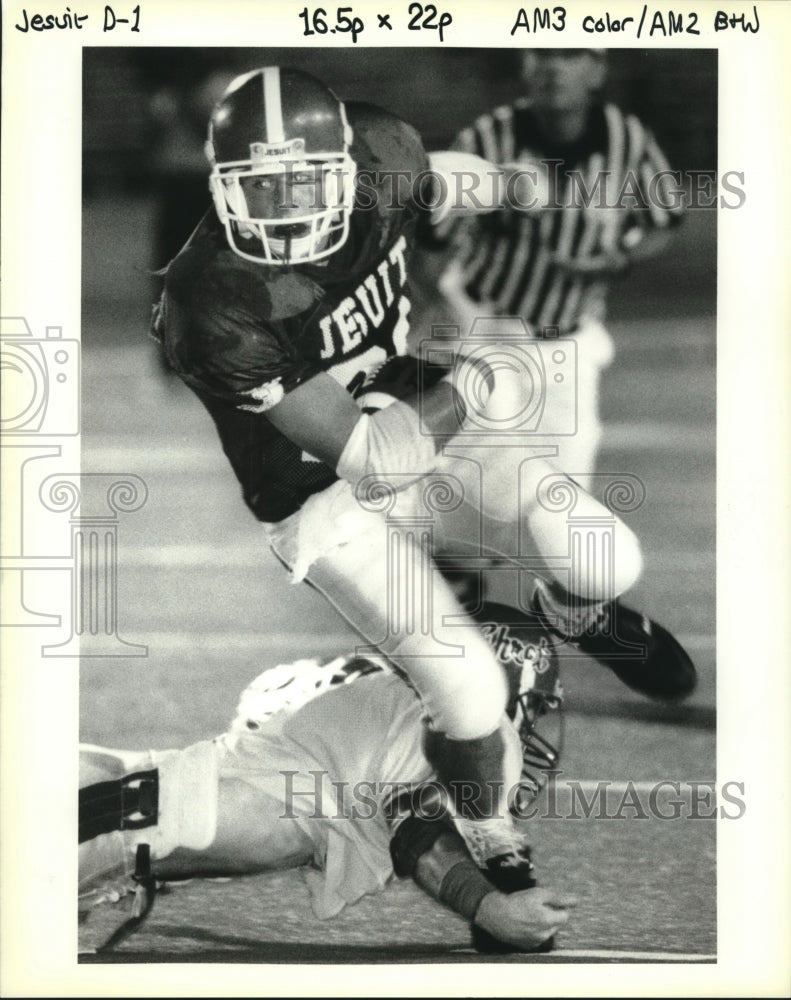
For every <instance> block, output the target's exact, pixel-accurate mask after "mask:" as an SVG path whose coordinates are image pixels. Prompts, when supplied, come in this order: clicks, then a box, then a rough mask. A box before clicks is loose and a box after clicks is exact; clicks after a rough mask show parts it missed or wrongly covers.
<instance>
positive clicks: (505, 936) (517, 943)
mask: <svg viewBox="0 0 791 1000" xmlns="http://www.w3.org/2000/svg"><path fill="white" fill-rule="evenodd" d="M576 905H577V900H576V898H575V897H574V896H570V895H568V894H567V893H560V892H556V891H555V890H553V889H547V888H537V889H523V890H522V891H521V892H514V893H511V894H510V895H506V894H505V893H502V892H490V893H489V895H488V896H484V898H483V900H482V901H481V904H480V906H479V907H478V912H477V913H476V914H475V923H476V924H477V925H478V927H480V928H481V929H482V930H485V931H487V933H489V934H491V935H492V937H495V938H497V940H498V941H503V942H505V943H506V944H509V945H512V946H513V947H515V948H518V949H520V950H522V951H532V950H533V949H535V948H537V947H538V946H539V945H540V944H542V943H543V942H544V941H546V940H547V938H550V937H552V935H553V934H555V933H556V932H557V931H559V930H560V929H561V927H564V926H565V925H566V924H567V923H568V920H569V916H570V911H571V909H572V908H573V907H575V906H576Z"/></svg>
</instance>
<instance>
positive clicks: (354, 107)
mask: <svg viewBox="0 0 791 1000" xmlns="http://www.w3.org/2000/svg"><path fill="white" fill-rule="evenodd" d="M346 112H347V115H348V118H349V124H350V125H351V127H352V131H353V134H354V138H353V141H352V146H351V153H352V158H353V159H354V161H355V163H356V164H357V167H358V169H365V168H372V167H378V166H381V167H385V168H386V169H387V170H411V171H414V172H415V173H416V174H417V173H420V172H421V171H423V170H428V166H429V163H428V155H427V154H426V151H425V149H424V148H423V140H422V139H421V138H420V135H419V134H418V132H417V129H415V128H414V127H413V126H412V125H410V124H409V123H408V122H405V121H404V120H403V119H402V118H399V117H398V116H397V115H394V114H392V113H391V112H390V111H385V110H384V109H383V108H379V107H377V106H376V105H374V104H366V103H364V102H362V101H351V102H349V103H348V104H347V105H346Z"/></svg>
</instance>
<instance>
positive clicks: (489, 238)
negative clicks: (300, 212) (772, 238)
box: [440, 49, 682, 488]
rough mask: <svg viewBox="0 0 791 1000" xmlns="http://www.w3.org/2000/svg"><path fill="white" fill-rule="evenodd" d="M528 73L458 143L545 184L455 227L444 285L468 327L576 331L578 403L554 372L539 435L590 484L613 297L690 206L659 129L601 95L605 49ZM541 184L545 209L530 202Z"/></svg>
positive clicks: (537, 55) (558, 55)
mask: <svg viewBox="0 0 791 1000" xmlns="http://www.w3.org/2000/svg"><path fill="white" fill-rule="evenodd" d="M522 72H523V77H524V80H525V82H526V84H527V95H526V96H525V97H523V98H521V99H519V100H517V101H515V102H514V103H513V104H509V105H504V106H501V107H498V108H496V109H495V110H494V111H492V112H491V113H489V114H484V115H482V116H481V117H480V118H478V119H477V120H476V121H475V122H474V123H473V124H472V125H471V126H469V127H468V128H465V129H464V130H463V131H462V132H461V133H460V135H459V136H458V137H457V140H456V143H455V145H456V148H460V149H463V150H466V151H468V152H471V153H476V154H478V155H480V156H483V157H484V158H485V159H487V160H489V161H490V162H493V163H500V164H510V165H513V167H514V169H515V170H524V171H530V170H534V171H536V172H537V173H536V174H533V176H534V177H537V178H538V177H540V178H541V182H540V183H539V184H537V185H536V186H534V187H533V189H532V192H531V191H530V185H529V183H527V185H526V187H525V188H519V187H514V188H513V192H512V193H513V195H514V196H513V198H512V199H511V201H510V204H509V205H508V206H507V207H505V208H504V209H503V210H501V211H498V212H495V213H493V214H491V215H483V216H477V217H475V218H473V219H470V220H464V221H463V222H461V223H459V222H454V223H453V224H452V225H453V228H452V230H451V229H450V224H449V229H448V232H447V233H446V234H445V235H446V238H448V239H452V245H453V259H452V261H451V263H450V265H449V266H448V268H447V269H446V271H445V272H444V274H443V275H442V277H441V279H440V288H441V290H442V292H443V293H444V295H445V297H446V298H447V300H448V303H449V304H450V306H451V307H452V312H453V313H454V314H455V316H454V318H455V319H456V320H457V321H458V322H459V323H460V325H461V328H462V330H469V328H470V325H471V323H472V321H473V319H474V318H475V317H477V316H492V315H497V316H522V317H524V319H525V320H526V321H527V323H528V324H529V327H530V329H531V332H532V334H533V336H535V337H536V338H538V339H539V340H541V339H543V340H547V339H554V338H556V337H562V338H574V344H575V345H576V348H575V353H576V363H577V364H576V371H577V379H576V381H577V392H576V399H575V400H574V401H573V402H572V403H571V404H570V403H569V394H568V393H566V394H557V393H553V392H552V385H551V382H550V380H549V379H548V380H547V384H546V386H545V387H544V391H545V394H546V399H545V401H544V413H543V417H542V420H541V426H540V427H539V428H537V431H538V434H539V435H540V436H541V437H542V438H543V436H544V435H546V436H547V439H548V441H551V442H552V443H553V444H554V445H555V446H557V448H558V454H557V457H556V459H555V462H556V464H557V465H558V466H559V467H560V468H561V469H563V471H565V472H567V473H569V474H570V475H572V476H574V478H575V479H577V480H578V481H579V482H580V483H581V485H583V486H586V487H587V488H590V486H591V480H590V474H591V473H592V472H593V470H594V468H595V465H596V454H597V449H598V445H599V440H600V436H601V426H600V421H599V413H598V410H599V404H598V396H599V381H600V374H601V371H602V370H603V369H604V368H605V367H606V366H607V365H608V364H610V362H611V361H612V357H613V344H612V339H611V337H610V334H609V333H608V331H607V329H606V327H605V326H604V320H605V315H606V303H607V295H608V293H609V290H610V287H611V285H612V283H613V281H614V280H615V279H617V278H618V277H620V276H621V275H622V274H623V273H624V272H625V271H626V270H627V269H628V267H629V265H630V264H631V263H632V262H633V261H635V260H638V259H644V258H649V257H651V256H654V255H655V254H657V253H659V252H660V251H661V250H663V249H664V248H665V246H666V244H667V241H668V238H669V231H670V229H671V228H672V226H673V224H674V223H675V222H676V221H677V220H678V219H679V217H680V214H681V211H682V207H681V203H680V199H679V197H678V194H677V189H675V188H674V186H673V179H672V177H671V176H670V174H669V167H668V164H667V162H666V160H665V158H664V156H663V154H662V152H661V150H660V149H659V147H658V146H657V144H656V141H655V140H654V137H653V136H652V134H651V132H650V131H649V130H648V129H647V128H646V127H645V126H644V125H643V124H642V123H641V122H640V121H639V119H638V118H636V117H635V116H634V115H631V114H626V113H624V112H623V111H622V110H621V109H620V108H618V107H617V106H615V105H614V104H611V103H603V102H602V101H601V100H600V99H599V93H600V90H601V87H602V85H603V83H604V78H605V74H606V59H605V54H604V51H603V50H601V49H533V50H526V51H525V52H524V53H523V55H522ZM529 177H530V174H529V173H525V179H526V180H528V179H529ZM539 188H540V189H541V191H542V192H543V193H542V195H541V203H540V205H539V207H532V208H530V210H523V209H521V208H520V207H519V206H525V207H527V206H528V205H530V204H531V202H533V201H535V200H536V199H534V198H531V197H530V195H531V194H532V195H536V194H537V192H538V190H539ZM511 206H517V207H511ZM451 233H452V236H451ZM571 346H572V347H573V346H574V345H571ZM547 347H549V344H547ZM572 399H573V397H572ZM569 405H573V406H574V407H575V412H574V413H573V414H572V413H569V412H568V407H569ZM571 428H576V430H571ZM535 443H538V439H536V441H535Z"/></svg>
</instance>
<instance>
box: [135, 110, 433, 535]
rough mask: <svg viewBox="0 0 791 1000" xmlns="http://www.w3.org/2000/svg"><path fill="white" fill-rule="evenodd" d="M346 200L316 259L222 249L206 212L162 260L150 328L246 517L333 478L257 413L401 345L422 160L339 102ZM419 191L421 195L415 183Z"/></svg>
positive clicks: (390, 119)
mask: <svg viewBox="0 0 791 1000" xmlns="http://www.w3.org/2000/svg"><path fill="white" fill-rule="evenodd" d="M346 110H347V114H348V117H349V121H350V123H351V125H352V128H353V130H354V141H353V144H352V147H351V154H352V158H353V159H354V161H355V163H356V165H357V195H356V201H355V208H354V211H353V212H352V216H351V225H350V233H349V238H348V240H347V241H346V243H345V245H344V246H343V247H341V248H340V249H339V250H338V251H337V252H336V253H334V254H332V255H331V256H330V257H328V258H327V259H326V262H325V263H323V264H319V263H315V264H296V265H293V266H282V265H274V266H273V265H265V264H258V263H253V262H251V261H247V260H245V259H243V258H241V257H239V256H238V255H237V254H235V253H234V252H233V251H232V250H231V249H230V248H229V246H228V244H227V242H226V237H225V233H224V230H223V229H222V227H221V225H220V224H219V222H218V220H217V219H216V217H215V216H214V213H213V212H212V213H210V214H209V215H207V216H206V217H205V218H204V219H203V221H202V222H201V224H200V226H199V227H198V230H197V231H196V233H195V234H194V235H193V236H192V238H191V239H190V241H189V243H188V244H187V246H186V247H185V248H184V250H182V252H181V253H180V254H179V255H178V257H176V259H175V260H174V261H173V262H172V264H171V265H170V267H169V269H168V272H167V276H166V281H165V292H164V295H163V297H162V301H161V303H160V307H159V309H158V310H157V311H156V314H157V318H156V320H155V324H154V335H155V336H156V337H157V338H158V339H160V340H161V341H162V342H163V344H164V347H165V351H166V355H167V358H168V361H169V363H170V364H171V366H172V367H173V368H174V370H175V371H176V372H177V373H178V374H179V375H180V376H181V378H182V379H183V380H184V381H185V382H186V383H187V385H189V386H190V387H191V388H192V389H193V390H194V391H195V392H196V393H197V395H198V396H199V397H200V399H201V400H202V401H203V403H204V404H205V406H206V407H207V409H208V411H209V413H210V414H211V416H212V417H213V419H214V422H215V424H216V426H217V430H218V431H219V434H220V438H221V440H222V445H223V449H224V450H225V453H226V455H227V456H228V458H229V460H230V462H231V465H232V466H233V468H234V471H235V472H236V475H237V477H238V479H239V482H240V483H241V485H242V489H243V493H244V498H245V501H246V502H247V504H248V506H249V507H250V509H251V510H252V511H253V513H254V514H255V515H256V517H258V518H259V519H260V520H263V521H280V520H282V519H283V518H284V517H287V516H288V515H289V514H292V513H293V512H294V511H296V510H298V509H299V507H300V506H301V504H302V503H303V502H304V501H305V500H306V499H307V498H308V497H309V496H310V495H311V494H313V493H315V492H317V491H319V490H322V489H325V488H326V487H327V486H329V485H330V484H331V483H332V482H334V481H335V480H336V479H337V476H336V474H335V472H334V470H333V469H331V468H329V467H328V466H327V465H325V464H323V463H322V462H319V461H317V460H316V459H314V458H313V457H312V456H311V455H308V454H307V453H305V452H303V451H302V450H301V449H300V448H298V447H297V446H296V445H294V444H293V443H292V442H291V441H290V440H288V438H286V437H285V436H284V435H283V434H281V433H280V432H279V431H278V430H277V429H276V428H275V427H274V426H273V425H272V424H271V423H270V421H269V420H268V419H267V410H269V409H270V408H271V407H272V406H274V405H275V404H276V403H277V402H279V400H280V399H282V398H283V395H284V394H285V393H288V392H290V391H291V390H293V389H294V388H295V387H296V386H298V385H300V384H301V383H303V382H305V381H307V380H308V379H310V378H312V377H313V376H314V375H316V374H318V373H319V372H327V373H328V374H330V375H331V376H332V377H333V378H335V379H336V380H337V381H338V382H340V383H341V384H342V385H343V386H345V387H346V388H347V389H348V390H349V391H350V392H354V390H355V389H356V388H357V387H358V386H359V385H360V384H361V383H362V382H363V380H364V379H365V377H366V376H367V375H369V374H371V372H372V371H374V370H375V369H376V368H377V367H378V366H379V365H380V364H381V363H382V362H383V361H384V360H385V359H386V358H387V357H389V356H392V355H400V354H404V353H405V352H406V338H407V333H408V330H409V320H408V314H409V310H410V302H409V291H408V283H407V275H408V263H409V255H410V251H411V249H412V245H413V241H414V229H415V226H416V224H417V220H418V215H419V212H420V208H419V207H418V202H420V201H421V199H422V197H423V196H422V195H421V194H420V193H418V195H417V196H415V194H414V192H415V191H416V190H418V187H419V186H418V187H415V184H414V182H415V179H416V178H420V177H421V175H422V176H423V178H424V180H425V177H426V171H427V170H428V166H429V165H428V157H427V155H426V152H425V150H424V149H423V145H422V142H421V140H420V137H419V136H418V134H417V133H416V132H415V130H414V129H413V128H412V127H411V126H410V125H407V124H406V123H405V122H403V121H401V120H400V119H399V118H396V117H395V116H394V115H391V114H389V113H388V112H385V111H382V110H381V109H379V108H375V107H373V106H371V105H365V104H354V103H352V104H348V105H347V106H346ZM425 188H426V185H425V184H424V185H422V188H421V190H423V191H424V190H425Z"/></svg>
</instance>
